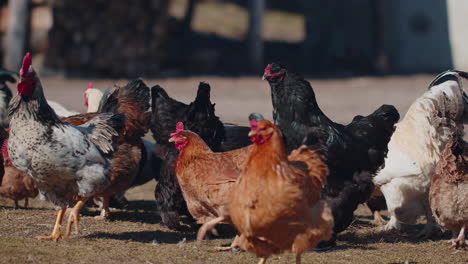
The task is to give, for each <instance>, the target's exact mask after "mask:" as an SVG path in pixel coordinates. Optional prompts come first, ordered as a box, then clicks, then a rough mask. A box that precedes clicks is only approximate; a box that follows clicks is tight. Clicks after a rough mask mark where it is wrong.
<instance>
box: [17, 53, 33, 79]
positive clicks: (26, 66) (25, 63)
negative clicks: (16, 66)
mask: <svg viewBox="0 0 468 264" xmlns="http://www.w3.org/2000/svg"><path fill="white" fill-rule="evenodd" d="M31 64H32V56H31V53H29V52H28V53H26V55H24V58H23V64H22V65H21V70H20V76H21V77H23V76H24V75H25V74H26V73H27V72H28V71H29V67H31Z"/></svg>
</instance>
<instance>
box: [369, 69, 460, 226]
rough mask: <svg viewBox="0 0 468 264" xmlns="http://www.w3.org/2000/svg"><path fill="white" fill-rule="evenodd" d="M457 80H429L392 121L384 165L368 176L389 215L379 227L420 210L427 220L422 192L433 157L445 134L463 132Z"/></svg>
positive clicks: (415, 215)
mask: <svg viewBox="0 0 468 264" xmlns="http://www.w3.org/2000/svg"><path fill="white" fill-rule="evenodd" d="M449 74H453V73H449ZM461 83H462V82H461V81H458V82H457V81H454V80H448V81H445V82H442V83H440V84H439V85H436V86H433V87H432V88H430V90H428V91H427V92H425V93H424V94H423V95H422V96H421V97H420V98H418V99H417V100H416V101H415V102H414V103H413V104H412V105H411V106H410V108H409V110H408V112H407V113H406V116H405V117H404V119H403V120H402V121H400V122H399V123H398V124H397V126H396V129H395V132H394V134H393V136H392V138H391V140H390V142H389V144H388V149H389V151H388V155H387V158H386V159H385V168H384V169H382V170H381V171H380V172H379V173H378V175H377V176H376V177H375V178H374V183H375V184H376V185H380V188H381V190H382V193H383V194H384V196H385V199H386V201H387V207H388V210H389V213H390V215H391V218H392V219H391V220H392V221H390V222H389V224H388V225H387V226H386V227H385V229H391V228H399V227H400V225H399V224H398V222H397V221H402V222H408V223H411V222H414V221H415V220H416V219H417V218H418V217H419V216H421V215H426V217H427V218H428V222H432V219H433V218H432V213H431V211H430V208H429V205H428V195H429V187H430V184H431V179H432V176H433V174H434V172H435V166H436V163H437V162H438V160H439V157H440V153H441V151H442V150H443V149H444V147H445V145H446V144H447V142H448V140H449V139H450V138H451V137H452V136H453V135H455V134H462V133H463V112H464V103H463V87H461Z"/></svg>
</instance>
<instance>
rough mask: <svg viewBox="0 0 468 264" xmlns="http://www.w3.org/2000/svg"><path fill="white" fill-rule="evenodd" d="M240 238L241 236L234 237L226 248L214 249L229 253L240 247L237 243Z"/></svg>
mask: <svg viewBox="0 0 468 264" xmlns="http://www.w3.org/2000/svg"><path fill="white" fill-rule="evenodd" d="M240 236H241V235H239V234H237V235H236V237H234V240H233V241H232V243H231V245H230V246H228V247H216V248H215V249H216V250H217V251H231V250H233V249H236V248H238V247H239V246H240V243H239V240H240Z"/></svg>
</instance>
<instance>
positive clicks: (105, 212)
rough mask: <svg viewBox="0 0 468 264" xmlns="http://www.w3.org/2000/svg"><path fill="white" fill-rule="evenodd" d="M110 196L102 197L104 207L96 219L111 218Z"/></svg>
mask: <svg viewBox="0 0 468 264" xmlns="http://www.w3.org/2000/svg"><path fill="white" fill-rule="evenodd" d="M109 199H110V198H109V196H103V197H102V208H101V214H100V215H98V216H95V217H94V219H96V220H106V219H109V211H110V209H109Z"/></svg>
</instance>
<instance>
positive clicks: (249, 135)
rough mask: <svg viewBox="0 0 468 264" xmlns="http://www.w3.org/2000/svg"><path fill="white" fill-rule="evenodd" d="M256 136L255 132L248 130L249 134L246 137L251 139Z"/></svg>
mask: <svg viewBox="0 0 468 264" xmlns="http://www.w3.org/2000/svg"><path fill="white" fill-rule="evenodd" d="M256 135H257V131H253V130H250V131H249V134H248V135H247V136H248V137H253V136H256Z"/></svg>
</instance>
